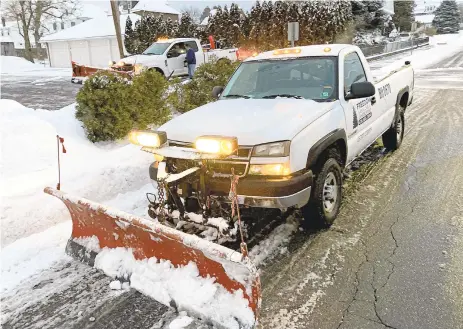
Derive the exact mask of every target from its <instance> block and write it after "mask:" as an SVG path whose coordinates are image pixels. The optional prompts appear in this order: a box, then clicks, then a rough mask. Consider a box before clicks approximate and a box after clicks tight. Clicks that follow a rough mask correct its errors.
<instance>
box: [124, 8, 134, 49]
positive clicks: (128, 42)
mask: <svg viewBox="0 0 463 329" xmlns="http://www.w3.org/2000/svg"><path fill="white" fill-rule="evenodd" d="M134 38H135V35H134V32H133V28H132V20H131V19H130V16H128V17H127V20H126V22H125V33H124V45H125V49H127V51H128V52H129V53H131V54H133V53H135V51H136V49H135V47H134Z"/></svg>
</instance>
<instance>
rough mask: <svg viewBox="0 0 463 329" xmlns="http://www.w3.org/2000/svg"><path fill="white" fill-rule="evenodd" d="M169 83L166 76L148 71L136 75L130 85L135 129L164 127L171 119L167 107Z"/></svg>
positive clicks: (131, 108) (130, 100) (130, 101)
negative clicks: (151, 126) (155, 126)
mask: <svg viewBox="0 0 463 329" xmlns="http://www.w3.org/2000/svg"><path fill="white" fill-rule="evenodd" d="M167 87H168V83H167V80H166V79H165V77H164V75H162V74H161V73H159V72H157V71H155V70H146V71H143V72H142V73H140V74H138V75H136V76H135V77H134V78H133V80H132V84H131V85H130V99H129V100H128V101H129V103H130V110H131V114H132V117H131V118H132V120H133V122H134V128H141V129H145V128H146V127H147V126H148V125H153V124H154V125H162V124H163V123H165V122H166V121H167V120H169V118H170V111H169V109H168V107H167V98H166V94H167Z"/></svg>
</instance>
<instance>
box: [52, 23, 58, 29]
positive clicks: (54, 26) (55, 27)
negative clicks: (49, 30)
mask: <svg viewBox="0 0 463 329" xmlns="http://www.w3.org/2000/svg"><path fill="white" fill-rule="evenodd" d="M57 28H58V26H57V25H56V22H55V23H53V30H54V31H56V29H57Z"/></svg>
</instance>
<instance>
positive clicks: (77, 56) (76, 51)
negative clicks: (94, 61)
mask: <svg viewBox="0 0 463 329" xmlns="http://www.w3.org/2000/svg"><path fill="white" fill-rule="evenodd" d="M69 46H70V49H71V58H72V60H73V61H74V62H77V63H79V64H84V65H91V64H90V56H89V52H88V46H87V41H86V40H73V41H69Z"/></svg>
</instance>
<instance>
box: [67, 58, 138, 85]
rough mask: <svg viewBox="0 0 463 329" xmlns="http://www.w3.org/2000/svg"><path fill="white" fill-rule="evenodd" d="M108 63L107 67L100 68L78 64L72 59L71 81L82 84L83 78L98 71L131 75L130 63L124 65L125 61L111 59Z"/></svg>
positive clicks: (131, 67)
mask: <svg viewBox="0 0 463 329" xmlns="http://www.w3.org/2000/svg"><path fill="white" fill-rule="evenodd" d="M109 64H110V66H109V68H107V69H102V68H99V67H93V66H85V65H80V64H77V63H76V62H74V61H72V62H71V65H72V77H71V82H72V83H77V84H82V83H83V82H84V81H85V79H87V78H88V77H89V76H91V75H93V74H95V73H96V72H98V71H110V72H117V73H121V74H125V75H126V76H128V77H131V76H132V73H133V66H132V65H126V64H125V63H122V62H121V63H116V62H114V61H111V62H110V63H109ZM122 64H123V65H122Z"/></svg>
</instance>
